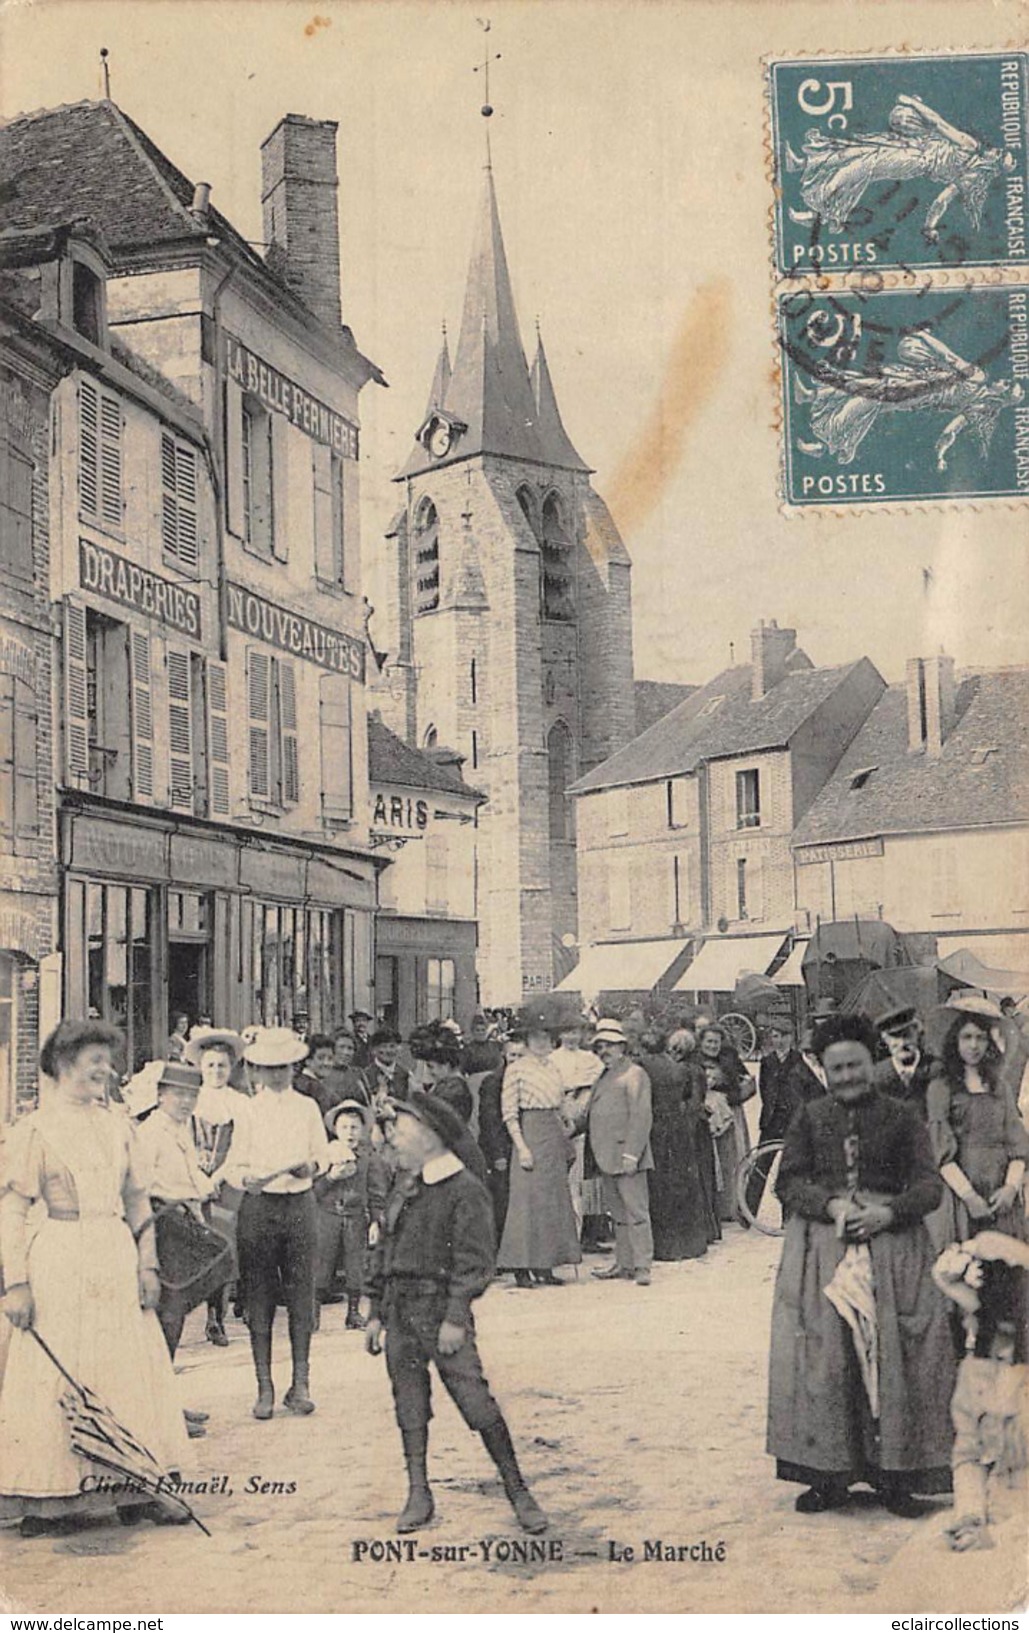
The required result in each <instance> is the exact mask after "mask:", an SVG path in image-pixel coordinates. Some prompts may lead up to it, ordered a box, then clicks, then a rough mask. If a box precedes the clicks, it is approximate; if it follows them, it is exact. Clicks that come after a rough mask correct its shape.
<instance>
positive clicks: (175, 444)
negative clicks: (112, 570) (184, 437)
mask: <svg viewBox="0 0 1029 1633" xmlns="http://www.w3.org/2000/svg"><path fill="white" fill-rule="evenodd" d="M161 543H162V545H163V547H164V553H165V555H166V556H170V557H171V558H172V559H173V560H174V561H176V562H177V563H178V565H179V566H180V567H183V568H185V569H186V571H187V572H193V571H195V569H196V566H197V562H198V559H199V530H198V526H197V453H196V449H195V448H191V447H190V446H189V444H188V443H185V442H180V441H178V439H177V438H175V437H173V436H171V435H170V434H169V433H168V432H167V431H162V433H161Z"/></svg>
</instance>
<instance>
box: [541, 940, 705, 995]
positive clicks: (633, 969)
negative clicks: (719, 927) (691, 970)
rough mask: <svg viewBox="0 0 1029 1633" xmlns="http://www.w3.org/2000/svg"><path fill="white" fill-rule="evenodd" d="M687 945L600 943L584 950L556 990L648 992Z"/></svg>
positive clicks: (680, 942) (655, 942)
mask: <svg viewBox="0 0 1029 1633" xmlns="http://www.w3.org/2000/svg"><path fill="white" fill-rule="evenodd" d="M685 947H686V942H685V941H683V940H674V941H668V940H664V941H618V942H613V941H612V942H601V943H599V944H598V945H597V946H594V947H586V948H584V949H583V954H582V957H581V958H580V960H579V962H578V964H576V966H575V968H574V970H572V971H570V973H569V974H568V975H566V976H565V978H564V980H563V981H559V982H558V985H557V987H556V989H555V990H556V991H557V992H579V993H582V995H583V996H584V997H588V998H592V997H595V996H596V995H597V994H598V993H600V992H651V991H652V990H653V988H654V987H656V986H657V983H658V982H659V981H660V979H661V977H662V976H663V975H664V974H665V972H666V971H667V970H669V969H670V968H671V966H672V964H673V963H674V962H675V960H676V959H677V958H678V957H679V954H680V953H681V952H682V951H683V950H684V948H685Z"/></svg>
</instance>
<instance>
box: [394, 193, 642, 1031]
mask: <svg viewBox="0 0 1029 1633" xmlns="http://www.w3.org/2000/svg"><path fill="white" fill-rule="evenodd" d="M398 482H399V484H400V486H401V490H402V504H401V508H400V510H399V512H398V514H397V516H396V518H395V521H394V523H393V525H392V528H391V530H390V534H389V538H388V541H387V542H388V548H389V559H390V568H389V571H390V579H391V583H390V590H389V594H388V596H387V598H386V599H387V601H388V603H389V604H390V605H392V606H393V607H394V608H395V616H394V626H395V627H394V628H393V629H392V630H390V631H388V632H387V631H386V630H384V631H383V635H382V636H380V637H379V639H380V644H385V645H387V646H388V648H389V656H388V661H387V663H386V666H385V670H384V674H383V677H382V685H381V687H380V691H379V696H380V701H381V707H382V710H383V714H384V718H385V719H386V720H387V721H388V723H389V724H390V725H391V726H392V727H393V728H394V729H395V730H396V731H397V732H398V733H399V734H400V735H401V736H403V737H404V738H405V739H406V740H407V741H408V742H410V743H411V744H413V745H416V746H418V747H420V748H424V747H429V746H432V745H433V744H438V745H441V746H443V745H445V746H446V747H448V748H451V749H453V750H455V751H456V752H457V753H458V754H460V756H461V757H462V759H463V760H464V763H465V766H466V768H467V774H468V777H469V779H470V780H471V782H473V783H474V784H475V785H476V787H478V788H481V789H482V791H483V792H484V793H485V795H486V797H487V803H486V805H485V806H484V807H483V809H482V812H481V814H480V820H479V825H478V830H477V841H476V842H477V856H478V876H479V895H478V904H479V926H480V941H479V976H480V988H481V998H482V1001H483V1002H484V1003H487V1004H517V1003H519V1002H520V1001H521V1000H522V998H523V996H525V995H526V994H530V993H532V992H539V991H542V990H547V989H549V988H550V987H551V986H552V985H553V983H554V980H555V978H556V977H557V976H558V975H559V974H560V973H562V970H563V969H565V968H567V967H568V964H569V962H570V955H569V951H568V948H569V946H571V947H573V948H574V945H575V943H576V940H577V937H578V918H579V913H578V905H579V904H578V895H577V889H578V887H577V882H576V851H575V834H574V826H573V815H574V813H573V806H572V802H571V800H570V799H569V796H568V789H569V787H570V785H571V783H572V782H573V781H574V780H575V779H576V777H579V776H581V775H582V774H583V773H584V772H585V771H587V770H589V769H590V768H591V767H592V766H594V765H596V764H597V763H598V762H599V761H601V760H603V759H605V758H606V757H607V756H609V755H610V754H612V753H613V752H614V751H615V750H616V749H618V748H620V747H621V746H622V745H623V744H624V743H626V742H628V741H629V739H630V738H631V736H632V735H633V732H634V729H635V719H634V715H635V699H634V693H633V678H632V607H631V591H630V573H631V568H630V561H629V556H628V553H627V551H626V549H625V546H624V544H623V542H622V540H621V538H620V536H619V534H618V530H617V528H616V526H615V524H614V521H613V520H612V518H611V515H610V513H609V512H608V510H607V507H606V506H605V505H604V502H603V500H602V499H601V498H600V496H599V494H598V493H597V492H596V491H595V489H594V488H593V486H592V484H591V481H590V470H589V467H588V466H587V465H586V464H585V462H584V461H583V459H582V458H581V457H580V455H579V454H578V452H577V451H576V449H575V448H574V447H573V445H572V443H571V441H570V439H569V437H568V434H567V432H566V431H565V428H564V425H563V422H562V419H561V415H560V411H559V409H558V404H557V398H556V395H555V391H554V387H553V382H552V379H551V375H550V370H549V366H548V363H547V358H546V355H545V352H544V350H543V346H542V343H540V344H539V345H538V347H537V351H536V356H535V359H534V362H533V365H532V368H531V369H530V368H529V366H528V364H527V362H526V358H525V353H524V351H523V349H522V342H521V337H520V333H519V329H518V321H517V317H516V313H515V305H514V297H513V293H512V288H511V280H510V275H509V271H508V265H507V257H506V253H505V249H504V242H503V237H502V234H501V228H500V218H499V214H498V210H497V200H496V194H495V190H494V184H493V176H492V172H491V171H490V170H489V169H487V172H486V176H485V182H484V188H483V195H482V200H481V205H480V210H479V216H478V222H477V227H476V232H475V240H474V245H473V250H472V256H471V262H470V266H469V271H468V279H467V286H466V292H465V305H464V314H463V318H462V323H461V332H460V337H459V340H458V344H457V349H456V352H455V355H454V360H453V365H451V358H450V352H449V347H448V345H447V342H446V340H444V343H443V347H442V350H441V352H440V356H439V361H438V364H437V367H436V372H435V376H434V378H433V381H432V385H431V388H430V392H429V401H428V404H427V408H426V413H425V416H424V419H423V421H422V424H421V426H420V427H419V428H418V431H417V433H416V439H415V442H414V446H413V449H412V452H411V454H410V456H409V458H408V459H407V461H406V463H405V465H404V467H403V470H402V472H401V474H400V476H399V477H398ZM571 956H574V955H571Z"/></svg>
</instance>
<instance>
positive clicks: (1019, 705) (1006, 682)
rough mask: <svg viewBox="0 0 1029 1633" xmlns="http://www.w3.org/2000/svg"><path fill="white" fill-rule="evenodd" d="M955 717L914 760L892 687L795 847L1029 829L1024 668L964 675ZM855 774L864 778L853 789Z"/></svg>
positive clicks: (1027, 672) (802, 826)
mask: <svg viewBox="0 0 1029 1633" xmlns="http://www.w3.org/2000/svg"><path fill="white" fill-rule="evenodd" d="M955 716H956V718H955V723H954V725H953V726H952V727H951V729H950V731H949V733H948V734H947V737H946V739H945V740H944V743H943V749H942V752H941V753H940V755H939V756H938V757H935V758H934V757H932V756H928V755H926V754H925V753H923V752H919V753H914V754H912V753H910V752H909V750H908V723H907V692H906V689H905V688H904V687H903V686H891V687H889V688H888V689H887V690H886V691H885V692H884V693H883V695H882V697H881V698H880V699H879V702H878V703H877V704H876V706H875V708H874V709H873V710H872V713H871V714H870V715H869V717H868V719H867V720H866V722H865V724H864V725H863V726H862V728H861V730H860V731H859V732H858V734H857V736H856V737H855V738H854V740H853V742H852V743H851V745H850V747H849V748H848V750H847V752H846V754H845V755H844V756H843V758H842V760H841V761H840V763H839V765H838V766H837V768H836V770H835V772H834V773H833V775H832V776H831V777H830V779H829V781H828V782H827V783H826V785H825V787H824V788H823V789H822V791H821V793H820V794H819V795H818V798H817V799H816V800H815V801H814V803H813V804H812V805H811V807H810V809H809V810H808V811H807V812H806V813H805V815H804V816H803V817H802V819H801V821H800V822H799V823H798V825H797V829H796V832H795V833H794V836H793V843H794V845H795V846H796V845H813V844H822V843H825V842H827V841H831V840H841V839H867V838H875V837H877V836H879V835H881V834H889V833H912V832H920V831H929V832H931V831H935V830H941V829H948V828H984V827H991V826H994V825H997V824H1002V823H1011V822H1026V821H1029V668H1026V669H999V670H994V671H993V672H992V673H988V674H979V675H972V676H968V677H966V678H965V679H963V680H962V681H961V684H960V685H959V687H958V691H957V697H956V700H955ZM987 751H989V752H987ZM873 767H874V769H871V768H873ZM859 771H862V772H863V771H870V772H871V774H870V775H869V776H868V777H867V779H866V780H864V781H863V784H862V786H861V787H859V788H853V787H852V786H851V784H852V782H853V780H854V778H855V775H856V774H857V773H858V772H859Z"/></svg>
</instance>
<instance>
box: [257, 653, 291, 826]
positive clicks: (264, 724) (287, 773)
mask: <svg viewBox="0 0 1029 1633" xmlns="http://www.w3.org/2000/svg"><path fill="white" fill-rule="evenodd" d="M247 712H248V732H249V745H250V756H249V761H250V763H249V775H250V797H251V799H254V800H258V801H265V800H266V801H269V802H270V803H271V804H273V805H279V806H286V805H296V804H297V803H298V801H299V799H300V744H299V736H298V717H297V691H296V666H295V665H294V664H293V663H291V662H289V661H288V660H286V659H285V658H271V657H269V656H268V654H267V653H266V652H262V651H261V650H260V649H259V648H257V647H250V648H249V649H248V652H247Z"/></svg>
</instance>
